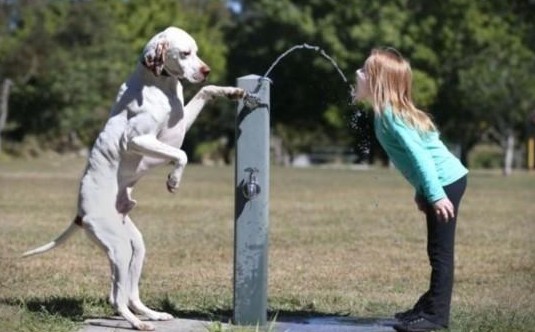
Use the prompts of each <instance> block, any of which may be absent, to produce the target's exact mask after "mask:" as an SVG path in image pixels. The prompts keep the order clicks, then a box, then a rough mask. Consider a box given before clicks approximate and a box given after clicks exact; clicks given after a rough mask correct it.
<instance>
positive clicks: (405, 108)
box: [364, 48, 436, 132]
mask: <svg viewBox="0 0 535 332" xmlns="http://www.w3.org/2000/svg"><path fill="white" fill-rule="evenodd" d="M364 72H365V74H366V77H367V80H368V84H369V88H370V91H371V94H372V102H373V108H374V111H375V113H376V114H378V115H382V113H383V111H384V109H385V108H386V107H388V106H391V107H392V111H393V112H394V115H397V116H399V117H401V118H402V119H403V120H404V121H405V122H406V123H407V124H408V125H410V126H412V127H414V128H415V129H417V130H418V131H420V132H429V131H435V130H436V127H435V125H434V123H433V121H432V120H431V118H430V117H429V115H427V113H425V112H423V111H421V110H419V109H418V108H416V107H415V106H414V103H413V101H412V95H411V94H412V70H411V66H410V64H409V62H408V61H407V60H405V59H404V58H403V57H402V56H401V54H399V52H397V51H396V50H394V49H392V48H388V49H373V50H372V52H371V54H370V56H369V57H368V59H367V60H366V62H365V63H364Z"/></svg>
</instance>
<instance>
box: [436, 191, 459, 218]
mask: <svg viewBox="0 0 535 332" xmlns="http://www.w3.org/2000/svg"><path fill="white" fill-rule="evenodd" d="M433 209H434V210H435V213H436V214H437V217H438V219H439V220H443V221H445V222H448V221H450V219H453V218H455V211H454V208H453V204H451V202H450V200H449V199H448V198H447V197H444V198H442V199H439V200H438V201H436V202H434V203H433Z"/></svg>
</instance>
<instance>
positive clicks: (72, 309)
mask: <svg viewBox="0 0 535 332" xmlns="http://www.w3.org/2000/svg"><path fill="white" fill-rule="evenodd" d="M0 305H8V306H15V307H20V308H24V309H25V310H27V311H29V312H32V313H38V314H45V315H53V316H60V317H63V318H66V319H69V320H71V321H75V322H82V321H84V320H86V319H94V318H106V319H115V320H122V318H120V317H117V316H113V315H109V314H110V313H111V311H109V310H111V307H110V305H109V304H108V303H107V301H106V300H105V299H94V298H91V299H88V298H74V297H51V298H46V299H42V298H30V299H20V298H18V299H17V298H0ZM88 306H92V307H93V308H95V307H97V308H99V310H98V311H99V312H101V313H102V314H98V315H95V314H94V312H93V313H89V312H84V311H86V310H87V311H92V310H88ZM157 309H158V310H162V311H165V312H167V313H170V314H172V315H173V316H175V317H178V318H181V319H192V320H200V321H207V322H221V323H232V318H233V311H232V309H225V308H215V309H212V308H206V309H199V310H183V309H180V308H177V307H176V305H175V304H174V303H173V302H172V301H170V300H169V299H167V298H165V299H162V300H160V302H159V306H158V308H157ZM268 322H277V323H295V324H306V325H314V324H320V325H338V326H340V325H357V326H368V325H374V326H385V327H386V326H392V325H393V324H394V323H395V320H392V319H389V318H380V317H377V318H374V317H363V318H359V317H352V316H348V315H347V314H337V313H324V312H318V311H313V310H294V311H291V310H281V311H269V312H268Z"/></svg>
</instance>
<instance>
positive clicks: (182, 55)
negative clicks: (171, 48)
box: [180, 51, 191, 58]
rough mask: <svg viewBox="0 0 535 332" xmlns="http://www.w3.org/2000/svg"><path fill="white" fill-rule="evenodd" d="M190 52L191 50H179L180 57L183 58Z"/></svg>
mask: <svg viewBox="0 0 535 332" xmlns="http://www.w3.org/2000/svg"><path fill="white" fill-rule="evenodd" d="M190 54H191V51H184V52H180V57H181V58H185V57H187V56H189V55H190Z"/></svg>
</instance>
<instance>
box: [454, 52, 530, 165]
mask: <svg viewBox="0 0 535 332" xmlns="http://www.w3.org/2000/svg"><path fill="white" fill-rule="evenodd" d="M503 46H505V45H493V46H492V47H491V48H489V49H487V50H485V51H483V52H481V54H479V55H478V56H476V57H474V59H473V63H472V66H471V67H469V68H467V69H465V70H463V71H461V72H460V75H459V76H460V77H459V78H460V79H459V90H460V91H461V95H462V96H463V98H462V104H463V105H465V107H466V109H469V110H470V111H471V113H474V114H476V117H477V118H478V119H479V120H480V123H482V127H483V128H482V129H483V130H482V131H483V132H484V133H486V134H488V135H489V137H491V138H492V139H493V140H494V141H495V142H496V143H497V144H498V145H499V146H500V147H501V148H502V149H503V156H504V159H503V167H504V168H503V173H504V175H509V174H511V171H512V166H513V165H512V163H513V154H514V148H515V142H516V141H518V139H519V138H521V137H522V134H524V127H525V121H526V119H527V118H528V115H529V113H530V112H532V111H533V109H535V95H534V94H533V91H534V89H535V76H534V75H533V73H534V72H535V54H534V53H533V52H531V51H530V50H528V49H526V48H525V47H523V46H522V45H521V44H518V43H517V44H513V45H507V46H508V47H503Z"/></svg>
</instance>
